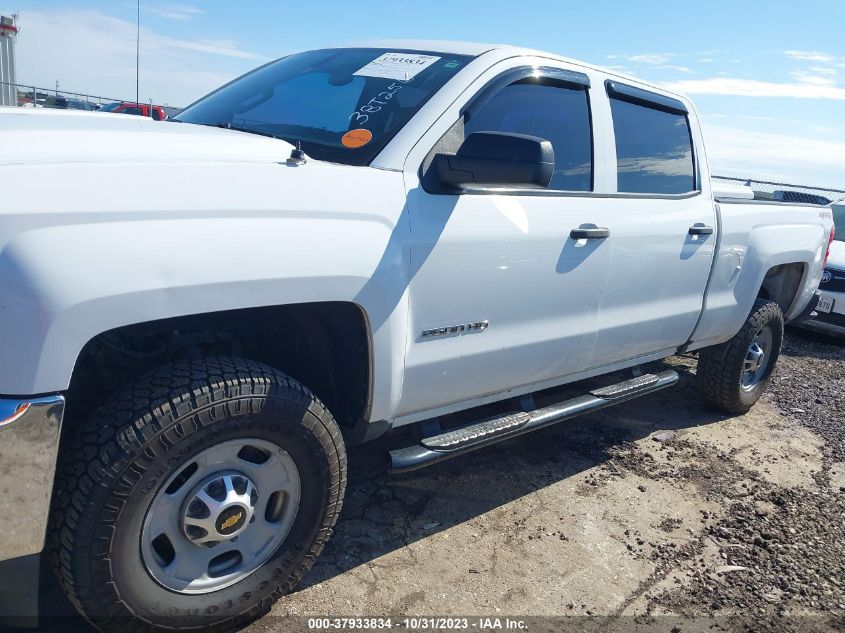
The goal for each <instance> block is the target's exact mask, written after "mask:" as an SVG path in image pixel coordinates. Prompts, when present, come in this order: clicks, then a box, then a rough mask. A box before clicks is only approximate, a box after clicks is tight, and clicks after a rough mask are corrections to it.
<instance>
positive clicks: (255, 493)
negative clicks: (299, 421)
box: [141, 439, 300, 594]
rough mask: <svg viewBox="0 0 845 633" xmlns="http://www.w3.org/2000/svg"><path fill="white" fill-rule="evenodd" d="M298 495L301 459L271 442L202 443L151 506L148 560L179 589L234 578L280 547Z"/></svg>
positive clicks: (201, 589)
mask: <svg viewBox="0 0 845 633" xmlns="http://www.w3.org/2000/svg"><path fill="white" fill-rule="evenodd" d="M299 499H300V479H299V471H298V470H297V468H296V464H295V463H294V461H293V459H292V458H291V457H290V455H288V453H287V452H285V451H284V450H283V449H282V448H280V447H279V446H277V445H276V444H273V443H272V442H268V441H266V440H259V439H242V440H232V441H229V442H223V443H221V444H217V445H216V446H212V447H210V448H207V449H205V450H203V451H200V452H199V453H198V454H197V455H195V456H194V457H192V458H190V459H189V460H187V462H186V463H185V464H184V465H183V466H182V467H181V468H179V469H178V470H177V471H176V472H175V474H173V475H172V476H171V477H170V479H168V480H167V481H166V482H165V484H164V486H162V488H161V489H160V490H159V491H158V493H156V496H155V497H154V498H153V501H152V502H151V504H150V507H149V509H148V510H147V515H146V517H145V518H144V524H143V527H142V529H141V557H142V559H143V562H144V566H145V567H146V569H147V572H148V573H149V574H150V575H151V576H152V577H153V578H154V579H155V580H156V582H158V583H159V584H161V585H162V586H164V587H165V588H167V589H170V590H171V591H176V592H178V593H187V594H197V593H208V592H211V591H217V590H219V589H223V588H225V587H228V586H230V585H233V584H235V583H236V582H239V581H240V580H242V579H243V578H245V577H246V576H248V575H249V574H251V573H253V572H254V571H255V570H256V569H258V568H259V567H261V565H263V564H264V563H265V562H266V561H267V560H268V559H269V558H270V557H271V556H272V555H273V554H274V553H275V552H276V551H277V550H278V548H279V546H280V545H281V544H282V542H283V541H284V539H285V537H286V536H287V533H288V532H289V531H290V528H291V526H292V525H293V521H294V519H295V518H296V513H297V510H298V508H299Z"/></svg>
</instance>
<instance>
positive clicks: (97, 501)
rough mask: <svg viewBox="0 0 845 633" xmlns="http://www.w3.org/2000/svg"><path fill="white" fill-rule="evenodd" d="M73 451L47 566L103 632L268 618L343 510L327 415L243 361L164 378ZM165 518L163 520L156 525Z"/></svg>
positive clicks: (60, 489)
mask: <svg viewBox="0 0 845 633" xmlns="http://www.w3.org/2000/svg"><path fill="white" fill-rule="evenodd" d="M68 439H69V441H70V443H71V445H70V446H68V447H66V448H64V449H63V457H62V463H61V464H60V471H59V474H58V475H57V478H56V482H57V483H56V490H55V494H54V495H53V498H54V507H53V511H52V515H51V521H52V529H51V533H50V549H51V554H52V560H53V566H54V569H55V572H56V574H57V576H58V578H59V581H60V583H61V585H62V586H63V588H64V590H65V592H66V593H67V595H68V597H69V598H70V601H71V602H72V603H73V604H74V606H75V607H76V608H77V609H78V610H79V611H80V612H81V613H82V614H83V615H84V616H85V617H86V618H87V619H88V620H89V621H90V622H91V623H93V624H94V625H95V626H97V627H98V628H100V629H101V630H103V631H121V632H127V631H136V630H137V631H141V630H143V631H149V630H150V629H158V630H181V629H187V628H203V629H205V630H221V629H231V628H232V627H236V626H239V625H241V624H244V623H246V622H249V621H251V620H253V619H255V618H256V617H259V616H261V615H263V614H264V613H265V612H266V611H268V610H269V608H270V606H271V605H272V603H273V602H274V601H275V600H277V599H278V598H279V597H280V596H282V595H283V594H285V593H288V592H289V591H291V590H292V589H293V587H294V586H295V585H296V584H297V583H298V582H299V580H300V579H301V578H302V576H303V575H304V574H305V573H306V572H307V571H308V569H309V568H310V567H311V565H312V564H313V563H314V561H315V559H316V557H317V556H318V555H319V554H320V552H321V551H322V549H323V547H324V545H325V544H326V541H327V540H328V539H329V536H330V535H331V533H332V529H333V527H334V524H335V522H336V521H337V518H338V514H339V513H340V509H341V505H342V502H343V495H344V491H345V487H346V452H345V449H344V445H343V441H342V439H341V435H340V431H339V429H338V426H337V424H336V423H335V421H334V418H333V417H332V415H331V413H329V411H328V410H327V409H326V408H325V406H323V404H322V403H321V402H320V401H319V400H318V399H317V398H316V397H315V396H314V395H313V394H311V392H310V391H308V389H307V388H305V387H303V386H302V385H300V384H299V383H297V382H296V381H295V380H293V379H291V378H289V377H288V376H286V375H284V374H282V373H281V372H279V371H277V370H275V369H273V368H271V367H267V366H266V365H262V364H260V363H256V362H253V361H249V360H244V359H238V358H227V357H222V358H207V359H198V360H192V361H187V362H182V363H177V364H173V365H168V366H165V367H162V368H161V369H159V370H157V371H155V372H153V373H152V374H150V375H147V376H145V377H143V378H140V379H138V380H136V381H135V382H134V383H132V384H130V385H129V386H128V387H127V388H126V389H124V390H123V391H122V392H121V393H119V394H118V395H117V396H115V398H114V399H113V400H112V401H111V402H110V403H109V404H108V405H106V406H105V407H103V408H101V409H100V410H98V411H97V412H96V413H95V414H94V415H93V416H92V417H91V419H89V420H88V421H87V422H85V423H84V424H83V425H81V427H80V428H77V429H74V431H73V436H72V437H70V438H68ZM241 446H244V447H245V448H242V449H240V450H238V449H239V447H241ZM227 447H234V448H232V451H234V452H232V451H230V452H232V454H231V455H229V453H227V452H226V451H227V450H228V448H227ZM265 464H267V468H265V467H264V465H265ZM214 486H217V488H214ZM274 488H278V489H279V490H277V491H276V492H274V493H272V494H273V496H272V499H273V500H272V501H271V500H269V499H270V495H269V493H268V491H270V490H273V489H274ZM221 490H222V491H223V492H222V493H220V492H219V491H221ZM286 490H290V492H289V493H288V492H285V491H286ZM206 493H208V494H206ZM212 496H213V497H214V499H212V498H211V497H212ZM162 499H164V501H162ZM197 499H200V500H201V499H205V500H206V501H207V503H206V504H205V505H204V504H203V502H202V501H199V502H198V501H197ZM161 503H170V505H169V506H167V505H165V506H163V507H164V508H165V509H164V510H161V511H160V512H159V510H155V509H156V508H158V507H159V506H160V504H161ZM197 503H198V504H199V505H198V506H197V505H196V504H197ZM156 504H159V505H156ZM227 504H230V505H227ZM238 504H240V505H238ZM285 504H289V505H285ZM168 508H169V509H168ZM197 508H199V509H198V510H197ZM209 509H211V510H209ZM277 509H278V510H277ZM288 510H290V511H288ZM154 512H159V514H160V517H159V519H158V524H156V525H154V526H153V528H150V527H149V525H150V523H151V521H152V519H151V518H150V517H152V516H153V514H154ZM209 515H210V517H211V522H210V523H208V516H209ZM282 516H284V517H285V521H284V523H282V521H281V517H282ZM194 517H199V518H198V519H197V518H194ZM171 519H172V520H171ZM168 521H169V522H170V523H173V525H170V523H168ZM203 521H206V523H203ZM273 521H276V522H277V523H275V524H273V523H272V522H273ZM192 522H193V523H197V524H202V525H205V529H204V528H201V527H200V528H198V527H196V526H195V525H193V523H192ZM274 525H277V526H278V527H279V529H276V528H274ZM259 526H260V527H261V530H262V531H260V532H256V530H259ZM151 530H152V531H151ZM215 530H217V531H216V532H215ZM282 531H284V535H282V536H280V533H281V532H282ZM157 533H158V534H157ZM209 534H211V535H214V536H216V537H219V540H214V539H212V540H211V541H209V539H208V538H207V537H208V535H209ZM256 534H258V535H259V536H255V535H256ZM157 535H158V536H159V537H162V535H163V540H162V538H156V543H153V544H151V543H146V542H145V541H144V538H145V536H146V537H147V538H153V537H156V536H157ZM256 539H257V540H256ZM262 539H263V540H262ZM230 550H231V551H230ZM217 552H221V554H217ZM253 552H257V554H254V553H253ZM177 558H178V560H179V561H180V566H176V561H177ZM182 561H184V563H185V566H184V567H182V566H181V562H182ZM204 561H205V563H204ZM208 561H210V562H208ZM215 561H216V562H215ZM202 564H205V569H204V571H202V572H201V573H196V574H195V575H196V579H195V580H191V573H192V572H193V570H195V569H201V568H202ZM184 570H188V571H184ZM170 572H173V573H170ZM177 572H178V573H177ZM225 574H229V576H225ZM174 579H175V580H174ZM197 579H198V580H197ZM203 579H205V580H204V581H203V582H204V584H203V583H202V582H199V580H203ZM180 583H183V585H180ZM227 583H228V584H227Z"/></svg>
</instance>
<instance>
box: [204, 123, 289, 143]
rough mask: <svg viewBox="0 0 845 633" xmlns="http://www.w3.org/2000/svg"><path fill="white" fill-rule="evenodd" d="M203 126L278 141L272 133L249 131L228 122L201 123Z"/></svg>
mask: <svg viewBox="0 0 845 633" xmlns="http://www.w3.org/2000/svg"><path fill="white" fill-rule="evenodd" d="M203 125H210V126H212V127H222V128H223V129H224V130H234V131H235V132H246V133H247V134H258V136H269V137H270V138H274V139H277V140H278V138H279V137H278V136H276V135H275V134H273V133H272V132H262V131H261V130H251V129H249V128H245V127H238V126H235V125H232V124H231V123H229V122H225V123H203Z"/></svg>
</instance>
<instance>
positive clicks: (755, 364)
mask: <svg viewBox="0 0 845 633" xmlns="http://www.w3.org/2000/svg"><path fill="white" fill-rule="evenodd" d="M773 339H774V337H773V336H772V330H771V328H769V327H768V326H764V327H763V328H761V329H760V331H758V332H757V334H756V335H755V336H754V339H753V340H752V341H751V344H750V345H749V346H748V351H747V352H746V354H745V361H744V362H743V365H742V377H741V378H740V384H741V386H742V388H743V389H744V390H746V391H750V390H751V389H753V388H754V387H756V386H757V385H758V384H759V383H760V382H761V381H762V380H763V378H764V376H765V375H766V369H767V367H768V366H769V359H770V358H771V355H772V343H773Z"/></svg>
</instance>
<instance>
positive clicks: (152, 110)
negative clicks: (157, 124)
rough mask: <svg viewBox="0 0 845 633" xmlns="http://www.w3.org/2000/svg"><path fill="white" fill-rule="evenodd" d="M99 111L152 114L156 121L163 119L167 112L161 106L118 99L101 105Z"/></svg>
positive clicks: (138, 114)
mask: <svg viewBox="0 0 845 633" xmlns="http://www.w3.org/2000/svg"><path fill="white" fill-rule="evenodd" d="M98 112H117V113H120V114H135V115H137V116H151V117H152V118H153V119H155V120H156V121H163V120H164V119H165V118H166V117H167V114H166V113H165V111H164V108H162V107H161V106H157V105H154V106H151V105H148V104H144V103H129V102H126V101H118V102H115V103H107V104H105V105H103V106H101V107H100V108H99V110H98Z"/></svg>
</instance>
